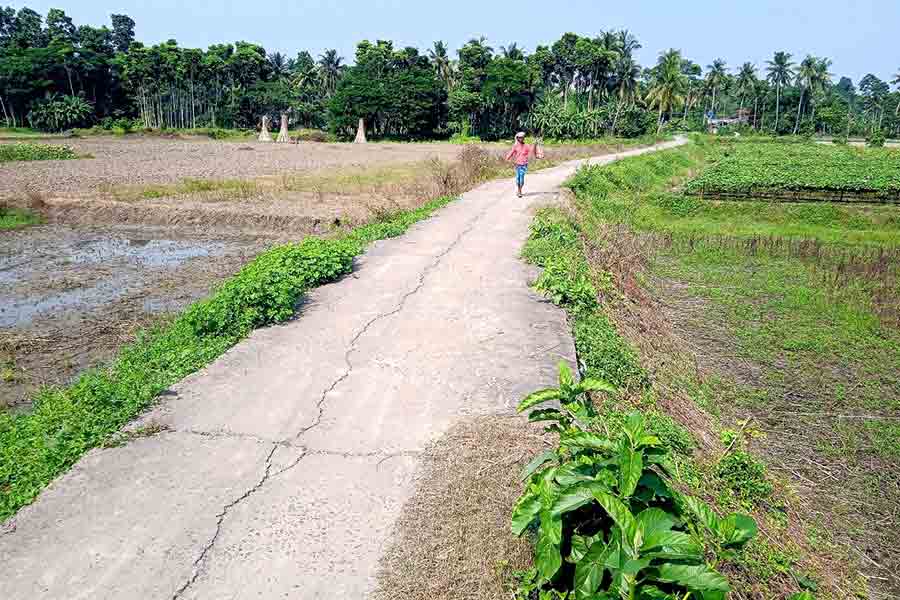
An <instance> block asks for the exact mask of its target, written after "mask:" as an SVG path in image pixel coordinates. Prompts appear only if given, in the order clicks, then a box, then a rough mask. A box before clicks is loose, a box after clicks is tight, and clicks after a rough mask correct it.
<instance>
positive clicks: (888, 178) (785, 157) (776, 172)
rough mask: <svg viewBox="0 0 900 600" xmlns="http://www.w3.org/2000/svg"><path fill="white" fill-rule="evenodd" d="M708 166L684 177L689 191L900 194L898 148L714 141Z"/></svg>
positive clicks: (695, 192)
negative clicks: (714, 149)
mask: <svg viewBox="0 0 900 600" xmlns="http://www.w3.org/2000/svg"><path fill="white" fill-rule="evenodd" d="M717 145H718V146H719V148H718V156H717V157H716V159H715V162H714V164H713V165H712V166H711V167H710V168H708V169H706V170H704V171H703V173H701V174H700V175H699V176H698V177H696V178H694V179H692V180H691V181H689V182H688V183H687V184H686V186H685V189H686V191H688V192H689V193H693V194H701V193H703V194H717V193H750V192H758V191H766V190H787V191H830V192H873V193H875V194H876V195H880V196H884V197H894V198H896V197H897V195H898V193H900V152H898V151H896V150H892V149H886V148H885V149H881V148H879V149H876V148H868V149H866V148H854V147H850V146H837V145H826V144H812V143H798V144H773V143H753V142H747V143H727V142H722V143H719V144H717Z"/></svg>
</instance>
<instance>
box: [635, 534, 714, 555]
mask: <svg viewBox="0 0 900 600" xmlns="http://www.w3.org/2000/svg"><path fill="white" fill-rule="evenodd" d="M641 552H642V553H643V554H645V555H646V556H650V555H651V554H652V555H653V556H654V558H663V557H665V558H668V559H671V560H675V559H679V560H683V559H688V558H690V559H701V558H703V548H702V547H701V546H700V544H698V543H697V542H696V540H694V539H693V538H692V537H691V536H690V535H688V534H686V533H684V532H682V531H656V532H654V533H651V534H649V535H646V536H645V537H644V544H643V546H641Z"/></svg>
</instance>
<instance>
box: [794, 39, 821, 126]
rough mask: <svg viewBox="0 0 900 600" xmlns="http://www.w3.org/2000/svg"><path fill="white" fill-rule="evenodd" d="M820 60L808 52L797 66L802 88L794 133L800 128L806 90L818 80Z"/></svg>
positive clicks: (798, 79) (797, 80)
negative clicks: (817, 72) (817, 73)
mask: <svg viewBox="0 0 900 600" xmlns="http://www.w3.org/2000/svg"><path fill="white" fill-rule="evenodd" d="M818 62H819V59H817V58H816V57H815V56H813V55H812V54H807V55H806V58H804V59H803V61H802V62H801V63H800V66H799V67H798V68H797V74H796V82H797V87H799V88H800V103H799V104H797V120H796V121H795V122H794V135H797V132H798V131H799V130H800V114H801V111H802V110H803V98H804V97H805V95H806V92H807V91H808V90H809V89H810V88H811V87H812V86H813V85H814V84H815V81H816V64H817V63H818Z"/></svg>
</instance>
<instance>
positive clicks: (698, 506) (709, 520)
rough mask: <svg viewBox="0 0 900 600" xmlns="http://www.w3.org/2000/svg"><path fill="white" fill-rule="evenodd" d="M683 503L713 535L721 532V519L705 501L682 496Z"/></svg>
mask: <svg viewBox="0 0 900 600" xmlns="http://www.w3.org/2000/svg"><path fill="white" fill-rule="evenodd" d="M679 499H680V500H681V502H682V503H683V504H684V506H685V507H686V508H687V509H688V510H689V511H690V512H691V513H693V515H694V516H695V517H697V519H698V520H699V521H700V523H702V524H703V525H704V526H705V527H706V528H707V529H709V530H710V531H711V532H712V533H716V534H717V533H718V532H719V517H718V516H716V513H714V512H713V511H712V509H711V508H710V507H709V506H708V505H707V504H706V503H705V502H704V501H703V500H700V499H698V498H694V497H693V496H688V495H686V494H685V495H680V498H679Z"/></svg>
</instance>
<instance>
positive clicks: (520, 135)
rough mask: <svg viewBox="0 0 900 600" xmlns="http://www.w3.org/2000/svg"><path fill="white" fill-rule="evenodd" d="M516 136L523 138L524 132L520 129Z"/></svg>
mask: <svg viewBox="0 0 900 600" xmlns="http://www.w3.org/2000/svg"><path fill="white" fill-rule="evenodd" d="M516 137H517V138H520V137H521V138H523V137H525V132H524V131H520V132H519V133H517V134H516Z"/></svg>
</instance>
